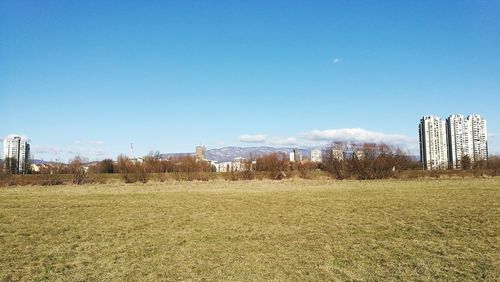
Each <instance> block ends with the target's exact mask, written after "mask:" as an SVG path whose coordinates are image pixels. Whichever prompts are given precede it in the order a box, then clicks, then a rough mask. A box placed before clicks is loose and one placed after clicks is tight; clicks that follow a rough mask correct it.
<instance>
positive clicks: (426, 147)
mask: <svg viewBox="0 0 500 282" xmlns="http://www.w3.org/2000/svg"><path fill="white" fill-rule="evenodd" d="M418 128H419V140H420V161H421V162H422V166H423V168H424V169H427V170H436V169H447V168H448V146H447V136H446V122H445V121H444V120H442V119H440V118H439V117H435V116H432V115H428V116H424V117H422V119H420V124H419V127H418Z"/></svg>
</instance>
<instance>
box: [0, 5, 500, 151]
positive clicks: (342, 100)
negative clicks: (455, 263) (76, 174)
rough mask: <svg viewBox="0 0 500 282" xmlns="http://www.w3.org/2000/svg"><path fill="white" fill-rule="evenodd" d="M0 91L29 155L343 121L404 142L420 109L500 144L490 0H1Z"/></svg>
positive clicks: (498, 72) (287, 135) (172, 145)
mask: <svg viewBox="0 0 500 282" xmlns="http://www.w3.org/2000/svg"><path fill="white" fill-rule="evenodd" d="M0 98H1V104H0V112H1V116H2V122H1V126H0V136H5V135H8V134H11V133H17V134H23V135H27V136H28V137H29V138H30V139H31V143H32V147H33V151H34V155H35V158H43V159H60V160H64V161H66V160H67V159H68V158H70V157H72V156H74V155H75V154H80V155H83V156H85V157H87V158H89V159H91V160H92V159H102V158H103V157H116V156H117V155H118V154H119V153H126V154H128V148H129V144H130V142H133V143H134V146H135V152H136V154H137V155H141V154H147V153H148V152H149V151H151V150H159V151H161V152H186V151H193V150H194V146H196V145H198V144H200V143H202V144H205V145H206V146H207V147H209V148H214V147H221V146H227V145H238V146H253V145H266V144H271V145H278V144H285V145H286V144H295V143H296V144H298V145H299V146H302V145H311V144H312V145H314V142H316V140H313V139H312V138H310V136H311V131H313V130H318V131H317V132H316V133H318V134H326V135H327V136H331V135H328V134H333V136H338V135H339V134H343V133H345V132H347V133H349V132H351V131H353V130H352V129H353V128H360V129H363V130H361V131H360V130H357V131H356V130H354V133H352V132H351V133H352V134H354V136H356V138H358V137H359V138H360V139H362V138H365V137H366V136H371V135H376V136H379V137H380V136H382V137H380V138H382V139H383V140H389V141H390V140H391V139H398V140H399V141H398V142H400V143H405V142H406V143H407V144H406V145H407V146H408V148H410V150H413V151H414V152H415V148H417V126H418V122H419V119H420V117H421V116H422V115H425V114H434V115H438V116H441V117H442V118H445V117H447V116H448V115H450V114H455V113H460V114H465V115H466V114H472V113H474V114H480V115H482V116H484V117H485V118H486V119H487V121H488V132H489V134H490V138H489V139H490V152H493V153H500V140H499V139H500V137H497V136H498V133H500V113H499V111H500V1H495V0H493V1H290V0H287V1H227V0H225V1H19V0H12V1H11V0H3V1H0ZM327 130H330V131H327ZM363 136H364V137H363ZM368 138H370V137H368ZM384 138H385V139H384ZM401 140H402V141H401ZM249 141H251V142H250V143H249ZM323 141H324V140H323Z"/></svg>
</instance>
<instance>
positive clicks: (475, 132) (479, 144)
mask: <svg viewBox="0 0 500 282" xmlns="http://www.w3.org/2000/svg"><path fill="white" fill-rule="evenodd" d="M467 121H468V123H469V124H470V130H471V131H472V134H471V135H472V148H473V154H472V156H473V157H472V158H471V159H472V161H473V162H478V161H486V160H488V135H487V131H486V120H485V119H484V118H482V117H481V116H479V115H469V116H468V117H467Z"/></svg>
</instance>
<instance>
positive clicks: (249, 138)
mask: <svg viewBox="0 0 500 282" xmlns="http://www.w3.org/2000/svg"><path fill="white" fill-rule="evenodd" d="M238 141H240V142H244V143H265V142H266V135H263V134H255V135H250V134H244V135H241V136H240V137H238Z"/></svg>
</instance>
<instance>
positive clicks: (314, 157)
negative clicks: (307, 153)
mask: <svg viewBox="0 0 500 282" xmlns="http://www.w3.org/2000/svg"><path fill="white" fill-rule="evenodd" d="M311 162H314V163H320V162H322V158H321V150H318V149H312V150H311Z"/></svg>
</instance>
